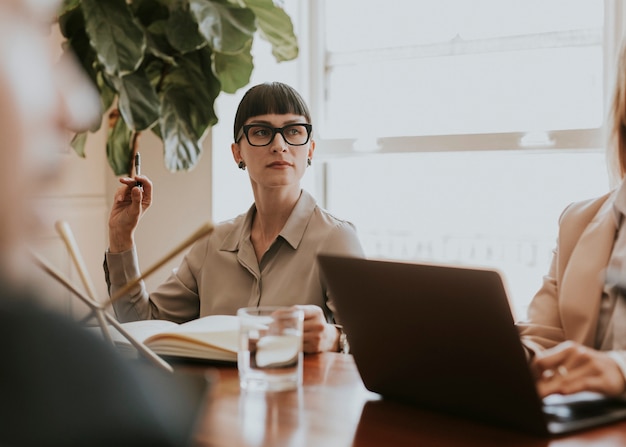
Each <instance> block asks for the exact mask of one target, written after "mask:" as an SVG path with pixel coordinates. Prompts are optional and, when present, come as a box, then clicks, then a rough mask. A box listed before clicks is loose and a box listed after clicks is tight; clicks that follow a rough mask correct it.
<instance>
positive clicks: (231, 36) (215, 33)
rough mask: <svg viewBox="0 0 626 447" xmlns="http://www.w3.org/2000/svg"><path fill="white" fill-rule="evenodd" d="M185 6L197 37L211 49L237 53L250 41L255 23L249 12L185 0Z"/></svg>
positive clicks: (205, 2) (215, 2) (208, 1)
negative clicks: (189, 12) (196, 28)
mask: <svg viewBox="0 0 626 447" xmlns="http://www.w3.org/2000/svg"><path fill="white" fill-rule="evenodd" d="M189 6H190V8H191V12H192V14H193V15H194V17H195V19H196V22H197V23H198V29H199V31H200V34H202V35H203V36H204V38H205V39H206V40H207V42H208V43H209V46H210V47H211V48H212V49H213V50H215V51H217V52H220V53H230V54H235V53H239V52H240V51H242V50H243V49H244V48H245V47H246V45H248V44H249V42H250V41H251V40H252V37H253V35H254V33H255V31H256V24H255V21H254V13H253V12H252V11H251V10H250V9H248V8H242V7H240V6H237V5H232V4H229V3H222V2H218V1H211V0H189Z"/></svg>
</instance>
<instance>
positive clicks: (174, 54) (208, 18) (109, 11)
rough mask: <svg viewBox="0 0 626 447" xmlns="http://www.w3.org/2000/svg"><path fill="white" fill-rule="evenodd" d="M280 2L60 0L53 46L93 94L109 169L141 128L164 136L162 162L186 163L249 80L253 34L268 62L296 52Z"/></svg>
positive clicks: (124, 163)
mask: <svg viewBox="0 0 626 447" xmlns="http://www.w3.org/2000/svg"><path fill="white" fill-rule="evenodd" d="M0 1H2V0H0ZM279 4H282V2H279V1H277V0H62V3H61V5H60V6H59V9H58V17H59V20H58V23H59V28H60V30H61V33H62V34H63V36H64V37H65V39H66V40H65V41H64V42H63V43H62V46H63V49H64V50H65V51H72V52H74V54H75V55H76V57H77V59H78V61H79V63H80V64H81V65H82V67H83V68H84V70H85V72H86V73H87V75H88V76H89V78H90V79H91V81H92V82H93V83H94V85H95V86H96V87H97V89H98V91H99V94H100V101H101V105H102V113H103V114H105V113H109V115H108V130H107V132H108V134H107V135H108V136H107V146H106V151H107V159H108V162H109V165H110V166H111V168H112V170H113V171H114V173H115V174H116V175H125V174H126V175H128V173H129V172H130V170H131V165H132V160H131V157H132V153H133V147H131V146H132V145H135V144H136V143H137V139H136V138H135V136H137V135H139V133H140V132H142V131H144V130H146V129H150V130H151V131H152V132H153V133H154V134H155V135H156V136H157V137H159V138H160V139H161V140H162V141H163V144H164V160H165V166H166V167H167V169H169V170H170V171H178V170H188V169H191V168H193V167H194V166H195V164H196V163H197V161H198V159H199V157H200V155H201V152H202V139H203V138H204V137H205V135H206V133H207V130H208V129H209V128H210V127H211V126H213V125H214V124H215V123H217V115H216V113H215V110H214V103H215V99H216V98H217V97H218V95H219V94H220V92H222V91H224V92H227V93H235V92H236V91H237V90H239V89H240V88H241V87H244V86H245V85H247V84H248V83H249V82H250V77H251V74H252V71H253V69H254V64H253V58H252V55H251V48H252V43H253V39H254V37H255V35H256V33H257V31H259V34H260V36H261V37H262V38H264V39H266V40H268V41H269V42H270V44H271V45H272V53H273V55H274V57H275V58H276V60H278V61H283V60H290V59H293V58H295V57H296V56H297V55H298V46H297V40H296V36H295V35H294V32H293V24H292V22H291V19H290V18H289V16H288V15H287V14H286V13H285V11H284V10H283V9H282V7H281V6H278V5H279ZM103 121H105V122H107V120H106V119H105V120H103ZM101 124H102V123H101V122H100V123H94V127H93V128H92V129H89V131H90V132H95V131H96V130H97V129H98V127H100V125H101ZM85 141H86V134H78V135H75V137H74V138H73V140H72V142H71V146H72V147H73V149H74V151H75V152H76V153H77V154H78V155H79V156H81V157H84V156H85Z"/></svg>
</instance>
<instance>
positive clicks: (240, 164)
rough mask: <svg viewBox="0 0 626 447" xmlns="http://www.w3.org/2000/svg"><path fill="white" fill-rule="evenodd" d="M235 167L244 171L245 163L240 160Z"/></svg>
mask: <svg viewBox="0 0 626 447" xmlns="http://www.w3.org/2000/svg"><path fill="white" fill-rule="evenodd" d="M237 166H239V169H241V170H242V171H245V170H246V162H245V161H243V160H241V161H240V162H239V164H238V165H237Z"/></svg>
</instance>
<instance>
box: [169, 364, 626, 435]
mask: <svg viewBox="0 0 626 447" xmlns="http://www.w3.org/2000/svg"><path fill="white" fill-rule="evenodd" d="M177 367H182V368H185V369H187V368H190V369H200V368H203V367H201V366H189V365H185V366H177ZM206 368H215V370H216V372H217V376H218V377H219V380H218V381H217V383H216V385H215V387H214V390H213V392H212V394H211V396H210V397H209V403H208V405H207V408H206V410H205V412H204V414H203V415H202V416H201V419H200V423H199V427H198V431H197V435H196V445H197V446H199V447H200V446H202V447H204V446H224V447H226V446H228V447H232V446H251V447H253V446H278V447H280V446H354V447H369V446H381V445H393V446H413V445H425V446H430V445H436V446H459V445H463V446H476V447H478V446H481V447H485V446H487V447H488V446H498V447H500V446H530V447H547V446H549V447H570V446H577V445H593V446H594V447H595V446H624V445H626V421H624V422H620V423H617V424H612V425H608V426H605V427H599V428H596V429H593V430H589V431H585V432H581V433H576V434H573V435H570V436H566V437H557V438H539V437H535V436H532V435H527V434H524V433H520V432H516V431H511V430H507V429H501V428H497V427H492V426H488V425H483V424H479V423H476V422H473V421H469V420H464V419H458V418H455V417H451V416H447V415H443V414H439V413H434V412H429V411H426V410H421V409H419V408H416V407H412V406H408V405H404V404H401V403H396V402H390V401H387V400H382V399H381V398H380V396H379V395H377V394H375V393H371V392H369V391H367V390H366V389H365V387H364V386H363V382H362V381H361V378H360V377H359V374H358V371H357V369H356V366H355V364H354V361H353V359H352V356H350V355H344V354H334V353H324V354H317V355H307V356H305V362H304V385H303V387H302V389H300V390H297V391H286V392H277V393H260V392H241V390H240V388H239V380H238V375H237V369H236V367H233V366H218V367H206Z"/></svg>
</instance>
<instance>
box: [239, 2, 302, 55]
mask: <svg viewBox="0 0 626 447" xmlns="http://www.w3.org/2000/svg"><path fill="white" fill-rule="evenodd" d="M243 2H244V3H245V4H246V6H247V7H248V8H250V9H251V10H252V12H253V13H254V15H255V16H256V22H257V25H258V27H259V28H260V30H261V34H262V36H263V37H264V38H265V39H266V40H267V41H269V42H270V43H271V44H272V54H273V55H274V57H275V58H276V60H277V61H279V62H282V61H290V60H293V59H295V58H296V57H298V40H297V38H296V36H295V34H294V31H293V23H292V22H291V19H290V18H289V16H288V15H287V13H286V12H285V11H284V10H283V9H282V8H280V7H278V6H276V4H275V3H274V0H243Z"/></svg>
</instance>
